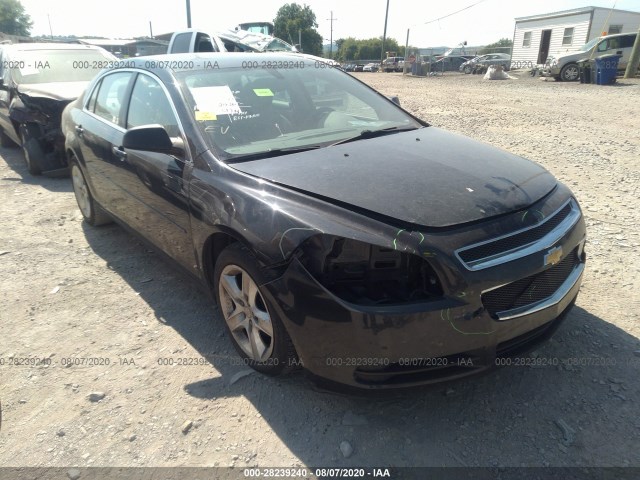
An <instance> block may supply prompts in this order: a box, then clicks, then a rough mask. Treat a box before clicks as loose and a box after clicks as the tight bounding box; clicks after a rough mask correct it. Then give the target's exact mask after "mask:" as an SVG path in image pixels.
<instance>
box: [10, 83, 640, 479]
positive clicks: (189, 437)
mask: <svg viewBox="0 0 640 480" xmlns="http://www.w3.org/2000/svg"><path fill="white" fill-rule="evenodd" d="M356 75H357V76H358V78H361V79H363V80H364V81H366V82H367V83H369V84H371V85H372V86H374V87H375V88H377V89H379V90H380V91H381V92H383V93H385V94H389V95H391V94H398V95H400V98H401V101H402V105H403V106H404V108H406V109H407V110H409V111H410V112H412V113H414V114H416V115H417V116H419V117H421V118H423V119H426V120H427V121H429V122H431V123H432V124H433V125H436V126H441V127H445V128H447V129H450V130H454V131H457V132H460V133H463V134H466V135H469V136H471V137H474V138H476V139H478V140H481V141H484V142H488V143H490V144H493V145H495V146H498V147H502V148H505V149H507V150H509V151H511V152H514V153H517V154H521V155H523V156H526V157H529V158H531V159H533V160H535V161H537V162H539V163H541V164H542V165H544V166H545V167H546V168H548V169H549V170H550V171H551V172H552V173H553V174H554V175H556V176H557V177H558V178H559V179H560V180H561V181H563V182H565V183H567V184H568V185H569V186H570V187H571V188H572V189H573V191H574V192H575V194H576V196H577V197H578V200H579V201H580V203H581V205H582V207H583V210H584V213H585V215H586V219H587V228H588V235H589V241H588V246H587V247H588V250H587V254H588V267H587V271H586V276H585V280H584V284H583V287H582V291H581V294H580V296H579V299H578V303H577V306H576V308H575V309H574V310H573V311H572V313H571V314H570V316H569V317H568V319H567V321H566V322H565V324H564V325H563V326H562V327H561V329H560V330H559V332H558V334H557V335H556V337H555V338H554V339H553V340H552V341H551V342H550V343H548V344H547V345H545V346H544V347H543V348H541V349H540V350H538V351H537V352H535V353H533V355H534V356H538V357H540V358H545V359H547V360H546V361H547V363H554V362H557V363H558V365H556V366H549V365H546V366H541V367H536V368H532V367H530V366H527V367H521V366H511V367H505V368H502V369H500V370H498V371H496V372H494V373H492V374H490V375H487V376H483V377H481V378H477V379H473V380H468V381H464V382H459V383H455V384H452V385H447V386H442V387H438V388H434V389H429V390H426V391H425V390H418V391H412V392H404V393H402V394H399V395H389V396H384V397H382V398H373V399H371V398H358V397H355V398H354V397H347V396H343V395H337V394H332V393H326V392H320V391H317V390H315V389H314V388H313V385H312V384H311V383H310V382H309V381H308V380H307V379H306V377H305V376H304V375H303V374H301V373H296V374H294V375H292V376H289V377H287V378H283V379H271V378H266V377H263V376H261V375H259V374H255V373H253V374H250V375H248V376H244V377H241V378H239V377H240V375H239V374H241V372H246V368H245V367H243V366H242V365H239V364H238V361H237V357H236V355H235V353H234V352H233V349H232V347H231V344H230V342H229V340H228V339H227V338H226V337H225V335H224V333H221V332H222V329H221V325H222V324H221V321H222V320H221V319H220V318H219V317H218V315H217V313H213V312H214V309H213V308H212V306H211V304H210V303H209V301H208V300H207V297H206V296H205V295H204V294H203V293H202V292H201V291H200V290H199V289H198V287H197V285H195V284H194V283H192V282H191V281H190V280H189V279H188V278H186V277H184V276H183V275H182V274H181V273H179V272H177V271H175V270H173V269H172V267H170V266H168V265H167V264H166V263H164V262H163V261H161V259H160V258H159V257H158V256H157V255H155V254H154V253H152V252H150V251H149V250H148V249H147V248H146V247H145V246H143V245H142V244H141V243H139V242H138V241H137V240H136V239H135V238H133V237H132V236H130V235H129V234H127V233H126V232H125V231H123V230H122V229H121V228H119V227H117V226H107V227H103V228H98V229H95V228H91V227H89V226H87V225H86V224H85V223H83V221H82V218H81V214H80V211H79V210H78V208H77V207H76V203H75V199H74V196H73V193H72V190H71V184H70V181H69V179H49V178H44V177H40V178H34V177H30V176H29V175H28V174H27V172H26V169H25V166H24V163H23V159H22V155H21V153H20V152H19V151H18V150H13V149H1V150H0V154H1V156H2V160H1V161H0V204H1V207H0V208H1V209H2V229H1V230H0V285H1V291H2V307H1V311H0V315H1V323H0V327H1V329H0V332H1V333H0V336H1V341H0V382H1V383H0V399H1V401H2V431H1V433H0V466H61V467H62V466H64V467H69V466H178V465H186V466H216V465H219V466H227V465H236V466H239V467H244V466H252V465H258V466H289V467H291V466H332V467H339V466H369V467H370V466H458V467H459V466H490V467H500V466H549V465H551V466H640V451H639V450H638V448H637V447H638V445H640V408H639V407H640V403H639V402H640V395H639V394H640V374H639V372H640V341H639V340H638V337H640V325H639V321H640V318H639V312H640V293H639V292H640V260H639V258H638V256H639V254H638V251H639V248H638V247H640V230H639V229H638V225H639V224H640V212H639V209H638V207H639V206H640V205H639V201H638V196H639V195H640V135H639V133H638V132H640V115H638V106H639V105H640V81H637V80H633V81H619V82H618V84H617V85H615V86H609V87H600V86H596V85H579V84H562V83H556V82H553V81H551V82H543V81H540V80H539V79H537V78H530V77H528V76H526V75H521V76H520V78H519V79H516V80H510V81H484V80H482V79H481V78H479V77H477V76H471V75H468V76H464V75H457V74H456V75H447V76H444V77H437V78H411V77H402V75H400V74H382V73H373V74H368V73H362V74H356ZM389 160H390V163H392V162H393V159H389ZM25 358H32V359H45V360H44V362H46V363H49V362H51V364H50V365H42V364H39V365H16V363H25V362H24V360H23V359H25ZM69 358H75V359H93V360H82V361H84V362H85V363H84V364H83V365H72V366H64V365H63V363H64V362H66V361H67V359H69ZM180 359H186V363H190V365H176V364H177V363H178V362H180V361H182V360H180ZM78 361H81V360H78ZM89 362H91V363H89ZM170 362H173V363H174V365H173V366H171V365H168V364H169V363H170ZM182 362H183V363H185V361H182ZM26 363H29V362H26ZM41 363H42V362H41ZM343 441H347V442H349V444H350V445H351V446H352V448H353V452H352V454H351V455H350V456H348V457H345V455H343V453H342V452H341V450H340V444H341V442H343Z"/></svg>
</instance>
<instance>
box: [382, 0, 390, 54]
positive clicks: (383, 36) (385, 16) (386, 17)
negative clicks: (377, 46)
mask: <svg viewBox="0 0 640 480" xmlns="http://www.w3.org/2000/svg"><path fill="white" fill-rule="evenodd" d="M388 18H389V0H387V12H386V13H385V14H384V34H383V35H382V51H381V52H380V65H382V62H383V61H384V44H385V42H386V41H387V19H388Z"/></svg>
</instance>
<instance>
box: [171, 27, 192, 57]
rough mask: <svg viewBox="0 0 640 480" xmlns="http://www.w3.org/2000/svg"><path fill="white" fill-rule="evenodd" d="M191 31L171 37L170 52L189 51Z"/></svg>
mask: <svg viewBox="0 0 640 480" xmlns="http://www.w3.org/2000/svg"><path fill="white" fill-rule="evenodd" d="M191 35H192V34H191V32H188V33H180V34H179V35H176V38H174V39H173V45H172V46H171V52H170V53H187V52H189V44H190V43H191Z"/></svg>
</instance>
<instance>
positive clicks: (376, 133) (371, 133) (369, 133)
mask: <svg viewBox="0 0 640 480" xmlns="http://www.w3.org/2000/svg"><path fill="white" fill-rule="evenodd" d="M418 128H423V127H389V128H382V129H380V130H362V131H361V132H360V133H359V134H358V135H356V136H354V137H349V138H345V139H344V140H340V141H338V142H335V143H332V144H331V145H329V146H330V147H333V146H335V145H342V144H343V143H349V142H355V141H356V140H364V139H367V138H376V137H382V136H384V135H389V134H391V133H400V132H410V131H411V130H417V129H418Z"/></svg>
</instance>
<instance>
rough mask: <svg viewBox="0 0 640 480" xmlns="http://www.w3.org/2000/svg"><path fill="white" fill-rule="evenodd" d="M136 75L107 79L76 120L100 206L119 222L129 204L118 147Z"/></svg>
mask: <svg viewBox="0 0 640 480" xmlns="http://www.w3.org/2000/svg"><path fill="white" fill-rule="evenodd" d="M134 75H135V74H134V72H132V71H124V72H115V73H111V74H108V75H105V76H104V77H103V78H102V79H101V80H100V82H98V83H97V84H96V86H95V87H94V89H93V90H92V92H91V93H90V95H89V96H88V98H87V101H86V103H85V105H84V109H83V112H82V114H80V115H79V116H78V117H77V119H75V123H76V125H75V130H76V134H77V136H78V139H79V144H80V150H81V152H82V157H83V158H84V163H85V168H86V170H87V173H88V176H89V178H88V179H87V180H88V181H89V182H90V186H91V188H92V193H93V195H94V196H95V198H96V200H97V201H98V203H100V204H101V205H102V206H103V207H105V208H106V209H107V210H108V211H109V212H111V213H113V214H114V215H116V216H117V217H119V218H122V217H123V214H124V209H125V205H124V203H123V201H124V200H125V199H124V197H123V194H122V189H121V188H120V187H119V186H118V182H117V178H116V177H117V175H116V173H117V166H118V164H119V163H120V162H121V161H122V160H121V159H120V158H119V157H117V156H116V147H118V146H120V145H122V137H123V135H124V132H125V130H124V115H125V112H126V102H125V99H126V96H127V92H128V90H130V88H131V84H132V81H133V79H134Z"/></svg>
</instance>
